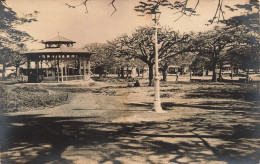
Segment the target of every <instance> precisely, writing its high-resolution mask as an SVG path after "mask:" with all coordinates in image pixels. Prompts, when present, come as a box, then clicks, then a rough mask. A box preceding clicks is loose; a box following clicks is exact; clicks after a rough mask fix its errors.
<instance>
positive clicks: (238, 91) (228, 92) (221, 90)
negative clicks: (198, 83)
mask: <svg viewBox="0 0 260 164" xmlns="http://www.w3.org/2000/svg"><path fill="white" fill-rule="evenodd" d="M186 98H225V99H243V100H246V101H260V92H259V85H252V86H247V85H238V86H228V87H226V86H225V85H224V86H222V85H215V86H204V87H199V88H197V89H196V90H194V91H192V92H190V93H188V94H187V95H186Z"/></svg>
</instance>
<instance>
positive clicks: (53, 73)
mask: <svg viewBox="0 0 260 164" xmlns="http://www.w3.org/2000/svg"><path fill="white" fill-rule="evenodd" d="M50 60H51V76H52V77H55V72H54V69H53V67H54V64H55V58H54V56H53V55H51V56H50Z"/></svg>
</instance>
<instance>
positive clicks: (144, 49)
mask: <svg viewBox="0 0 260 164" xmlns="http://www.w3.org/2000/svg"><path fill="white" fill-rule="evenodd" d="M188 40H189V35H180V34H179V33H177V32H175V31H174V30H172V29H171V28H166V27H163V28H161V29H159V31H158V44H159V45H158V54H159V55H158V57H159V60H160V61H161V62H163V61H165V63H166V62H167V60H169V59H170V58H172V57H175V56H176V55H179V54H182V53H184V52H186V51H188V50H190V49H191V48H190V47H189V46H184V45H185V44H184V43H187V42H188ZM116 42H117V50H118V52H117V53H118V55H119V56H127V57H128V58H130V59H131V58H136V59H140V60H141V61H143V62H144V63H146V64H147V65H148V67H149V85H151V82H152V79H153V65H154V64H155V60H154V58H155V43H154V28H152V27H148V26H145V27H139V28H138V29H136V31H135V32H134V33H133V34H132V35H130V36H128V35H123V36H121V37H119V38H117V40H116Z"/></svg>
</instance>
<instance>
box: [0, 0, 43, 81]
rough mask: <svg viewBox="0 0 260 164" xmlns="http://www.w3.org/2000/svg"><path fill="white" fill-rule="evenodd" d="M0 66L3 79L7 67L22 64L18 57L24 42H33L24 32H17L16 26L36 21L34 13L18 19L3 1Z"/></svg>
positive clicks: (0, 22)
mask: <svg viewBox="0 0 260 164" xmlns="http://www.w3.org/2000/svg"><path fill="white" fill-rule="evenodd" d="M0 11H1V12H0V20H1V21H0V27H1V28H0V64H2V65H3V73H2V76H3V77H5V69H6V67H7V66H11V65H14V66H17V65H20V64H21V63H22V62H23V59H22V58H21V57H20V56H19V55H18V54H19V53H20V52H21V51H23V50H25V49H26V46H25V44H23V43H24V42H27V41H33V37H32V36H30V35H29V34H28V33H26V32H24V31H20V30H17V29H16V27H17V26H18V25H22V24H24V23H31V22H34V21H37V20H36V18H35V16H36V15H37V14H38V12H37V11H35V12H34V13H33V14H28V15H25V16H24V17H18V16H17V14H16V12H15V11H13V10H12V9H11V8H9V7H7V5H6V3H5V1H4V0H1V1H0Z"/></svg>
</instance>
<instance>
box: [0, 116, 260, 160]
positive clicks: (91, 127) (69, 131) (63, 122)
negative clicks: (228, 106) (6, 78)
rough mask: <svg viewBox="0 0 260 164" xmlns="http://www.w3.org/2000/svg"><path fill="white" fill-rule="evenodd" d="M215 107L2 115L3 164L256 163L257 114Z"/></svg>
mask: <svg viewBox="0 0 260 164" xmlns="http://www.w3.org/2000/svg"><path fill="white" fill-rule="evenodd" d="M214 112H216V111H211V113H200V114H196V115H194V116H193V117H191V118H186V119H181V120H179V119H176V120H175V119H172V120H168V121H164V122H141V123H109V122H107V123H101V122H95V121H93V120H95V118H94V119H93V118H92V117H84V118H78V117H76V118H75V117H43V116H41V115H20V116H1V153H2V157H1V158H2V163H32V164H35V163H48V162H51V161H52V162H53V161H55V162H57V163H72V162H73V161H74V160H75V159H73V156H77V155H79V154H80V155H81V156H85V157H87V159H88V160H92V161H96V162H98V163H103V162H107V161H111V162H113V163H127V161H124V160H125V158H126V159H128V161H129V160H131V162H135V163H158V162H159V163H160V162H162V163H165V162H166V163H167V162H173V163H187V162H201V161H225V162H228V163H236V164H237V163H248V162H249V161H250V163H258V161H259V142H257V141H259V138H260V136H259V124H257V122H256V121H257V119H259V117H258V118H255V119H248V118H251V115H255V114H256V113H254V112H253V111H251V113H250V112H249V113H248V112H246V111H244V112H242V113H241V112H240V113H235V115H237V116H236V117H241V119H242V120H243V119H244V120H243V121H242V122H240V123H238V122H236V120H232V119H231V118H230V117H228V115H231V114H233V115H234V113H233V112H232V111H226V112H225V113H223V115H221V117H220V116H219V115H218V116H219V117H216V114H214ZM220 112H222V111H220ZM257 114H258V113H257ZM211 115H212V117H211ZM223 116H226V117H223ZM80 119H84V120H89V121H84V122H83V121H80ZM257 143H258V144H257ZM68 149H69V150H70V151H69V150H68ZM79 150H82V152H80V151H79ZM79 152H80V153H79ZM77 153H78V154H77Z"/></svg>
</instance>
